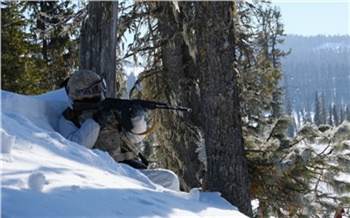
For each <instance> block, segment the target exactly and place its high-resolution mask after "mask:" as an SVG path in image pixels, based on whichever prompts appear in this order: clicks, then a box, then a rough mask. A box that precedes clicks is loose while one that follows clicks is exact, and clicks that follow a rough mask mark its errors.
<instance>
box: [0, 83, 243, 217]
mask: <svg viewBox="0 0 350 218" xmlns="http://www.w3.org/2000/svg"><path fill="white" fill-rule="evenodd" d="M1 98H2V99H1V128H0V131H1V169H2V170H1V181H2V183H1V217H19V216H32V217H38V216H41V217H42V216H44V217H51V216H79V217H80V216H84V217H102V216H109V217H185V216H186V217H246V216H244V215H243V214H241V213H240V212H239V211H238V210H237V209H236V208H235V207H234V206H232V205H231V204H229V203H228V202H227V201H226V200H224V199H223V198H222V197H220V194H219V193H200V192H199V191H198V190H196V189H194V190H192V191H190V192H189V193H186V192H175V191H171V190H168V189H165V188H163V187H160V186H158V185H156V184H153V183H152V182H151V181H149V180H148V178H147V177H145V176H144V175H143V174H141V173H140V172H138V171H137V170H135V169H133V168H131V167H129V166H127V165H123V164H118V163H116V162H114V161H113V159H112V158H111V157H110V156H109V155H108V154H107V153H105V152H102V151H98V150H89V149H86V148H85V147H83V146H80V145H78V144H76V143H73V142H71V141H68V140H66V139H65V138H64V137H62V136H61V135H60V134H59V133H57V132H56V130H57V122H58V118H59V116H60V113H61V112H62V111H63V110H64V109H65V108H66V107H67V104H68V103H67V99H66V94H65V92H64V90H63V89H60V90H56V91H53V92H49V93H47V94H44V95H40V96H24V95H18V94H14V93H11V92H6V91H3V90H2V91H1Z"/></svg>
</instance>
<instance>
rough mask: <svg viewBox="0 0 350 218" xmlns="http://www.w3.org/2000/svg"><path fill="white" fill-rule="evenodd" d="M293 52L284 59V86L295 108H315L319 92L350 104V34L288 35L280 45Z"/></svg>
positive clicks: (329, 100) (333, 100)
mask: <svg viewBox="0 0 350 218" xmlns="http://www.w3.org/2000/svg"><path fill="white" fill-rule="evenodd" d="M280 48H281V49H283V50H284V51H288V50H289V49H291V54H290V55H289V56H287V57H286V58H283V59H282V60H281V62H282V71H283V72H284V74H285V76H284V81H283V86H285V88H286V94H287V95H288V98H289V99H290V100H291V103H292V107H293V109H294V111H297V112H299V111H301V110H306V111H310V110H311V111H313V110H314V109H315V98H316V97H315V96H316V94H315V93H316V92H317V93H318V95H319V96H322V93H324V97H325V100H326V105H325V106H326V107H327V109H328V108H329V107H330V105H331V104H332V103H334V104H335V105H337V107H338V108H340V107H347V106H350V36H349V35H348V36H324V35H318V36H312V37H305V36H298V35H288V36H286V38H285V42H284V44H283V45H281V47H280Z"/></svg>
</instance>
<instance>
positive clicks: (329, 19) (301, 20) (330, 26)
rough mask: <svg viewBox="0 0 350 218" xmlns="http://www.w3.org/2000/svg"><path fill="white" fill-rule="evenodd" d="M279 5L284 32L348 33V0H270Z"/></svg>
mask: <svg viewBox="0 0 350 218" xmlns="http://www.w3.org/2000/svg"><path fill="white" fill-rule="evenodd" d="M272 2H273V3H272V5H276V6H278V7H280V9H281V12H282V22H283V23H284V25H285V26H284V28H285V33H286V34H298V35H306V36H310V35H318V34H325V35H336V34H340V35H344V34H349V35H350V0H328V1H324V0H323V1H321V0H318V1H316V0H303V1H302V0H272Z"/></svg>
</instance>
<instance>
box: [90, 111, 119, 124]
mask: <svg viewBox="0 0 350 218" xmlns="http://www.w3.org/2000/svg"><path fill="white" fill-rule="evenodd" d="M92 119H93V120H95V121H96V123H98V124H99V125H100V126H102V125H105V124H110V123H112V121H113V120H114V119H115V115H114V113H113V111H112V110H109V109H106V108H102V109H100V110H98V111H97V112H96V113H95V114H94V115H93V116H92Z"/></svg>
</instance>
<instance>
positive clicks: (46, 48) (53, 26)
mask: <svg viewBox="0 0 350 218" xmlns="http://www.w3.org/2000/svg"><path fill="white" fill-rule="evenodd" d="M28 6H29V8H31V9H32V11H33V12H32V13H31V17H32V20H33V24H32V25H31V27H30V30H31V32H32V37H33V39H34V40H33V42H34V43H35V44H36V45H38V46H39V48H40V49H38V50H37V51H36V52H35V53H33V54H32V55H33V56H36V57H37V61H36V64H37V65H38V66H37V68H38V69H41V71H42V74H45V79H46V81H42V82H41V83H42V86H43V88H44V89H45V90H54V89H57V88H59V85H60V83H61V82H62V81H63V80H64V79H65V78H66V77H67V76H68V75H69V73H71V72H73V71H74V70H75V69H76V67H77V64H78V45H77V38H78V35H77V32H78V31H77V30H78V29H77V27H71V28H70V30H69V31H65V28H64V25H62V24H61V23H62V22H64V21H66V22H68V21H67V20H70V18H71V17H72V16H73V14H74V9H75V7H76V5H75V4H73V3H71V2H69V1H64V2H58V1H39V2H37V1H32V2H28Z"/></svg>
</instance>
